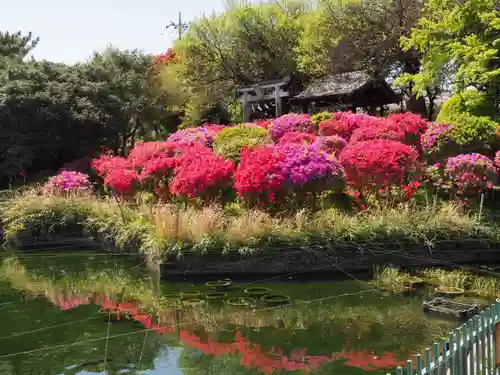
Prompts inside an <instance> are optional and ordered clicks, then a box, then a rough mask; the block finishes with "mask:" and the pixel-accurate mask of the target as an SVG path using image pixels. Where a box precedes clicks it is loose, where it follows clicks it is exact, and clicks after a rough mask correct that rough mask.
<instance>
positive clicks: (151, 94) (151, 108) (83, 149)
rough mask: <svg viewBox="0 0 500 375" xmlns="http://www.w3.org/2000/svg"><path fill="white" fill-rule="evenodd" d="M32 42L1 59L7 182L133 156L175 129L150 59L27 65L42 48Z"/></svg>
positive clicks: (125, 54) (2, 170) (117, 56)
mask: <svg viewBox="0 0 500 375" xmlns="http://www.w3.org/2000/svg"><path fill="white" fill-rule="evenodd" d="M16 35H17V34H16ZM0 38H1V36H0ZM19 38H20V37H17V39H19ZM30 38H31V37H29V38H28V37H26V38H24V39H20V40H18V46H17V47H16V48H14V47H12V46H11V47H9V49H8V50H9V51H15V50H17V51H18V52H12V53H18V54H17V55H14V56H10V57H4V58H0V123H1V124H2V126H1V127H0V140H1V142H0V176H1V178H0V183H2V182H4V183H5V182H6V181H8V180H10V179H12V178H13V177H15V176H16V175H18V173H19V172H21V171H23V172H25V174H33V173H37V172H39V171H41V170H54V169H57V168H59V167H60V166H62V165H63V164H64V163H66V162H70V161H72V160H74V159H77V158H80V157H85V156H90V155H92V154H94V153H95V152H97V151H98V150H99V149H100V148H101V147H103V146H104V147H107V148H111V149H113V150H115V151H120V152H126V150H127V149H128V148H129V147H130V146H132V145H133V144H134V142H135V140H137V139H138V138H147V137H148V136H150V135H151V134H152V133H153V132H158V133H160V132H161V131H162V130H163V129H164V127H165V124H169V121H170V117H169V116H170V115H171V112H169V110H168V108H167V99H168V98H167V97H166V96H165V95H163V94H162V93H161V92H160V90H159V86H157V79H158V77H156V75H155V71H154V70H153V62H154V61H153V59H152V58H151V57H150V56H146V55H143V54H141V53H139V52H137V51H119V50H117V49H113V48H110V49H108V50H106V51H105V52H103V53H96V54H94V56H93V58H92V59H91V60H90V61H89V62H87V63H82V64H79V65H76V66H67V65H64V64H55V63H51V62H47V61H34V60H29V61H23V60H22V59H21V58H20V56H22V54H24V53H27V51H29V50H30V48H33V47H34V45H35V44H36V43H34V42H33V41H32V42H30V40H31V39H30ZM14 39H15V38H14ZM9 40H10V41H12V40H13V38H12V37H10V38H9ZM11 44H12V43H11Z"/></svg>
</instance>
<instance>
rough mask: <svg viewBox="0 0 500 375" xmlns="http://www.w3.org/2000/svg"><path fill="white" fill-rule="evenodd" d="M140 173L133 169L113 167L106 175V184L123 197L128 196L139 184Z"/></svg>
mask: <svg viewBox="0 0 500 375" xmlns="http://www.w3.org/2000/svg"><path fill="white" fill-rule="evenodd" d="M138 181H139V175H138V174H137V172H136V171H134V170H132V169H126V168H122V169H112V170H110V171H108V172H107V173H106V175H105V176H104V184H105V185H106V186H108V187H109V188H110V189H111V190H113V192H114V193H115V194H116V195H118V196H122V197H128V196H130V195H132V194H133V193H134V190H135V188H136V186H137V184H138Z"/></svg>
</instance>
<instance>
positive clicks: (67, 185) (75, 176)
mask: <svg viewBox="0 0 500 375" xmlns="http://www.w3.org/2000/svg"><path fill="white" fill-rule="evenodd" d="M42 190H43V191H44V193H46V194H57V195H65V194H80V193H90V192H91V191H92V185H91V183H90V180H89V176H88V175H87V174H84V173H80V172H75V171H62V172H61V173H59V174H58V175H56V176H52V177H51V178H49V180H48V181H47V182H46V183H45V184H44V186H43V188H42Z"/></svg>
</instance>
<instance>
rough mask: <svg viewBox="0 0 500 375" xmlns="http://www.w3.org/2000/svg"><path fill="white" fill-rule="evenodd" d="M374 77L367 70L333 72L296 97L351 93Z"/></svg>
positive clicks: (304, 97)
mask: <svg viewBox="0 0 500 375" xmlns="http://www.w3.org/2000/svg"><path fill="white" fill-rule="evenodd" d="M371 80H372V77H370V75H369V74H368V73H366V72H363V71H357V72H349V73H340V74H331V75H328V76H326V77H323V78H320V79H318V80H315V81H314V82H312V83H311V84H310V85H309V86H307V87H306V89H305V90H304V91H302V92H301V93H300V94H297V95H296V96H295V98H296V99H307V98H317V97H324V96H333V95H342V94H350V93H352V92H354V91H356V90H358V89H360V88H361V87H363V86H364V85H365V84H367V83H368V82H370V81H371Z"/></svg>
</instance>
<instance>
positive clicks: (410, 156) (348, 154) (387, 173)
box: [340, 139, 419, 192]
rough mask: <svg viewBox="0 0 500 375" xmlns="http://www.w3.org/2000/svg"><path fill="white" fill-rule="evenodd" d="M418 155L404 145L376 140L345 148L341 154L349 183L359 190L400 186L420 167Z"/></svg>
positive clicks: (386, 140) (411, 148)
mask: <svg viewBox="0 0 500 375" xmlns="http://www.w3.org/2000/svg"><path fill="white" fill-rule="evenodd" d="M418 159H419V155H418V152H417V151H416V150H415V149H414V148H413V147H410V146H408V145H405V144H404V143H401V142H398V141H394V140H389V139H377V140H371V141H364V142H358V143H354V144H350V145H348V146H347V147H346V148H345V149H344V150H343V151H342V152H341V154H340V160H341V162H342V165H343V166H344V169H345V173H346V175H347V181H348V183H349V184H350V185H351V186H353V187H354V188H356V189H357V190H359V191H372V192H374V191H377V190H379V189H384V188H388V187H391V186H401V185H402V184H403V183H404V181H405V178H406V177H407V176H408V175H409V174H411V173H414V172H416V171H417V170H418V168H419V160H418Z"/></svg>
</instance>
